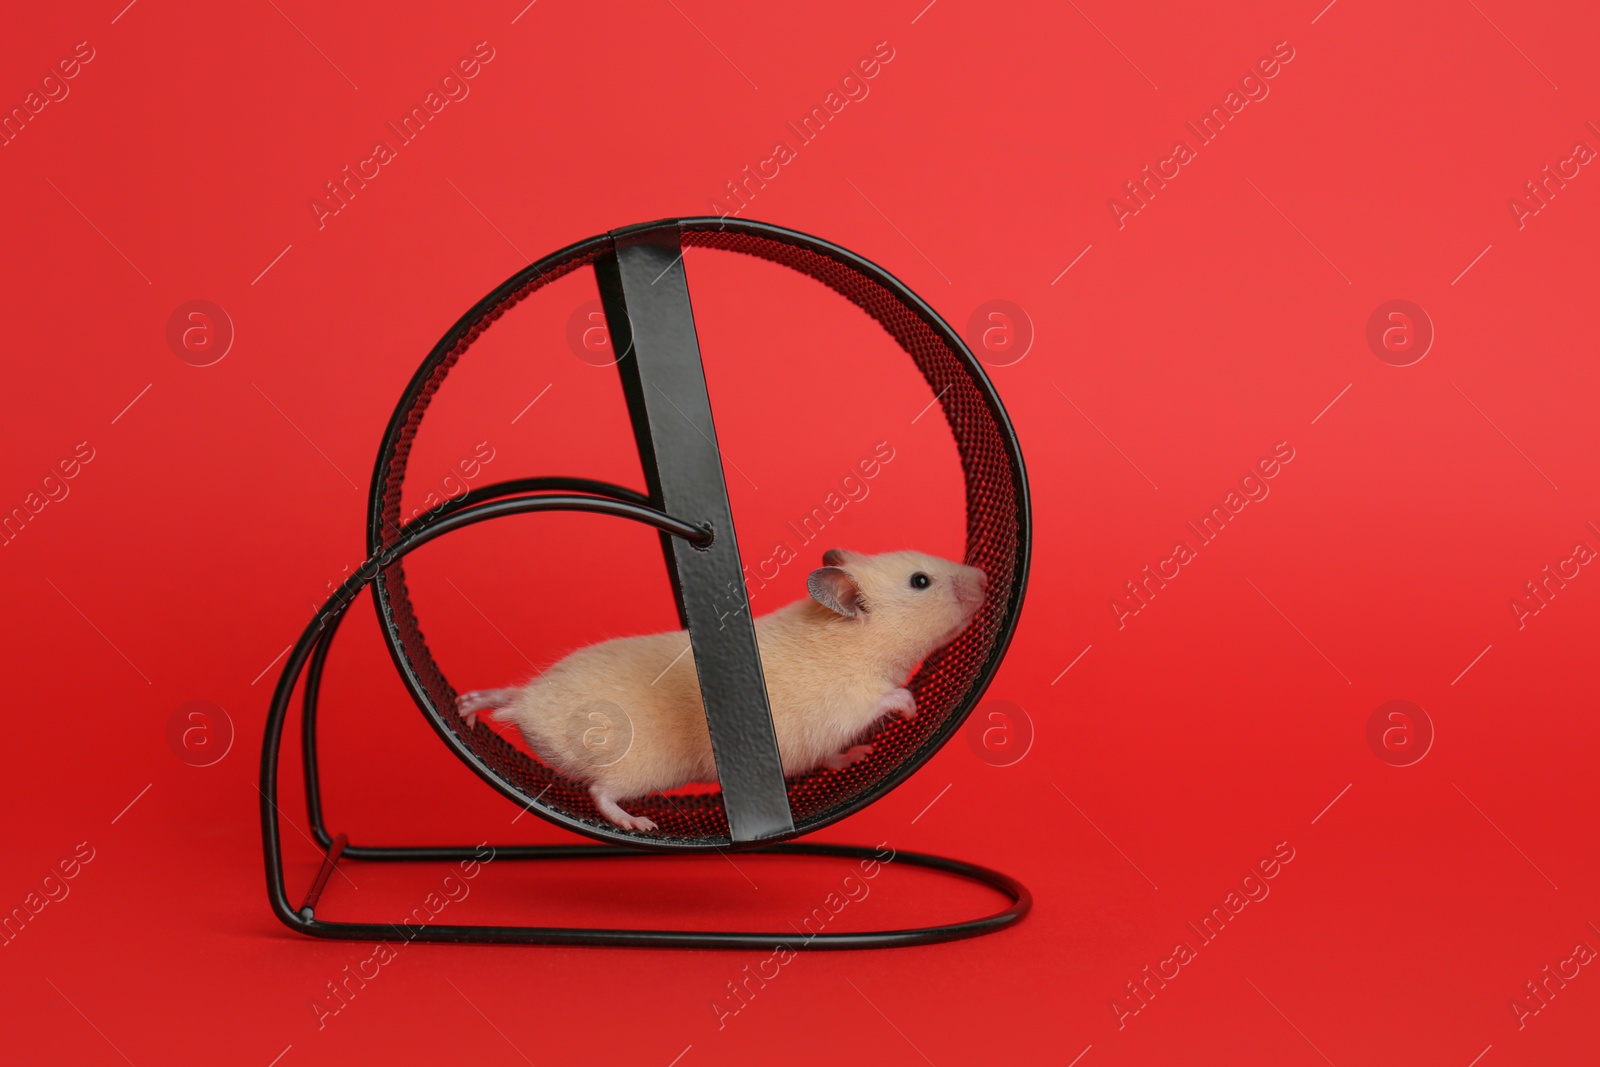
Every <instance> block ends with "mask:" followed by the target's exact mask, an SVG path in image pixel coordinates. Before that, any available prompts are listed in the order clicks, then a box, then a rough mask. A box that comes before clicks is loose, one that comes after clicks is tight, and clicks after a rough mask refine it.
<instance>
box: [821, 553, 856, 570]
mask: <svg viewBox="0 0 1600 1067" xmlns="http://www.w3.org/2000/svg"><path fill="white" fill-rule="evenodd" d="M854 558H855V553H854V552H846V551H845V550H844V549H842V548H830V549H828V551H826V552H824V553H823V554H822V564H823V566H825V567H842V566H844V565H845V564H846V563H849V562H850V561H851V560H852V559H854Z"/></svg>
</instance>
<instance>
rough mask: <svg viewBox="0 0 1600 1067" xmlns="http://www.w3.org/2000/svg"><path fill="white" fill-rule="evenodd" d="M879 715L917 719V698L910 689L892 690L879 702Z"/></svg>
mask: <svg viewBox="0 0 1600 1067" xmlns="http://www.w3.org/2000/svg"><path fill="white" fill-rule="evenodd" d="M878 714H880V715H899V716H902V717H903V718H907V719H915V718H916V717H917V698H916V697H914V696H912V695H911V690H909V689H891V690H889V691H888V692H887V693H885V694H884V696H883V699H882V700H880V701H878Z"/></svg>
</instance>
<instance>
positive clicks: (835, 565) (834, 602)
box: [806, 548, 988, 660]
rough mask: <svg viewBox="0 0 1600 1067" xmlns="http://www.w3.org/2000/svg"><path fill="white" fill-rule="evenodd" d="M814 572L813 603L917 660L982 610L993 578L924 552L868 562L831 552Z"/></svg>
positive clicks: (855, 554)
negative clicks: (900, 647) (986, 588)
mask: <svg viewBox="0 0 1600 1067" xmlns="http://www.w3.org/2000/svg"><path fill="white" fill-rule="evenodd" d="M822 563H823V566H822V567H821V568H819V569H817V570H815V571H812V572H811V576H810V577H809V578H808V579H807V580H806V587H807V589H809V590H810V592H811V597H812V599H813V600H815V601H816V602H817V603H819V604H821V605H822V606H823V607H825V608H827V609H829V610H830V611H832V612H834V613H835V614H837V615H839V616H841V617H843V618H845V619H848V620H851V621H852V622H853V623H855V624H857V625H859V626H861V627H862V628H863V632H876V634H877V635H878V636H879V638H880V639H881V640H883V641H885V642H886V643H887V642H895V643H900V644H903V645H905V646H906V651H907V653H908V654H909V655H910V656H911V657H912V658H913V659H915V660H920V659H921V658H922V657H924V656H926V655H928V654H929V653H931V652H933V651H935V650H936V649H939V648H943V647H944V646H945V645H947V644H949V643H950V642H951V641H953V640H955V638H956V636H957V635H958V634H960V633H961V631H962V630H965V629H966V628H967V624H968V623H970V622H971V621H972V618H973V616H974V615H976V614H977V613H978V609H979V608H981V607H983V600H984V587H985V586H986V585H987V584H988V577H987V576H986V575H985V574H984V573H983V571H981V570H979V569H978V568H977V567H968V566H965V565H963V564H960V563H952V562H951V561H950V560H947V559H940V558H939V557H938V556H930V555H927V554H926V553H923V552H885V553H882V554H881V555H876V556H866V555H862V554H860V553H858V552H847V551H845V550H844V549H842V548H830V549H829V550H828V551H827V552H825V553H823V556H822Z"/></svg>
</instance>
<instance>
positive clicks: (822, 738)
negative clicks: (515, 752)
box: [456, 549, 987, 830]
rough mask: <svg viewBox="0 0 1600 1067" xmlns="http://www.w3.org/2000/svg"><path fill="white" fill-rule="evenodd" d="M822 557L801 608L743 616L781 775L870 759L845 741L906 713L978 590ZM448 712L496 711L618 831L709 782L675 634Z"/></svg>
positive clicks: (979, 575)
mask: <svg viewBox="0 0 1600 1067" xmlns="http://www.w3.org/2000/svg"><path fill="white" fill-rule="evenodd" d="M822 561H823V566H822V567H821V568H819V569H818V570H815V571H813V572H812V573H811V574H810V576H809V577H808V578H807V581H806V587H807V589H808V590H809V591H810V593H811V597H810V598H809V599H803V600H797V601H795V602H794V603H792V604H789V605H787V606H785V607H782V608H779V609H777V610H776V611H773V612H771V613H769V614H767V615H763V616H761V617H760V618H757V619H756V620H755V630H756V645H757V648H758V649H759V651H760V655H761V668H762V672H763V673H764V675H765V677H766V683H767V695H768V700H769V702H770V704H771V707H772V723H773V728H774V730H775V732H776V734H777V738H778V752H779V755H780V756H781V757H782V760H783V773H784V775H785V776H793V775H797V774H803V773H805V772H807V771H811V770H814V769H816V768H817V767H823V766H825V767H829V768H831V769H835V770H837V769H842V768H844V767H848V766H850V765H851V764H852V763H855V762H857V761H859V760H861V759H863V758H865V757H866V756H867V755H868V754H869V753H870V752H871V751H872V746H870V745H856V744H855V742H856V741H858V740H859V739H860V738H861V737H862V736H863V735H864V734H865V733H867V731H868V729H869V728H870V727H871V726H872V725H873V724H874V723H876V722H877V721H878V720H879V719H881V718H882V717H883V716H885V715H890V714H893V715H903V716H905V717H907V718H910V717H912V716H914V715H915V714H916V711H917V708H916V701H915V700H914V699H913V698H912V695H911V693H910V691H909V690H907V689H905V688H904V685H905V682H906V681H907V680H908V679H909V677H910V675H911V672H912V671H913V670H915V669H916V667H917V665H918V664H919V663H921V662H922V660H923V659H925V658H926V657H927V656H928V655H929V654H930V653H932V652H934V651H936V650H937V649H939V648H942V647H943V646H945V645H947V644H949V643H950V642H951V641H953V640H954V639H955V638H956V636H957V635H959V634H960V633H961V631H963V630H964V629H966V627H967V625H968V624H969V623H970V622H971V621H972V618H973V616H975V615H976V614H977V613H978V609H979V608H980V607H982V606H983V601H984V587H985V585H986V584H987V579H986V577H985V575H984V573H983V571H981V570H979V569H978V568H976V567H968V566H964V565H962V564H959V563H952V562H950V561H949V560H945V559H940V558H938V557H937V556H929V555H926V554H924V553H921V552H887V553H883V554H881V555H874V556H868V555H861V554H859V553H854V552H846V551H844V550H843V549H830V550H828V551H827V552H826V553H824V554H823V557H822ZM456 709H457V712H458V713H459V714H460V715H461V717H462V718H463V719H464V720H466V722H467V724H468V725H469V726H470V725H475V724H476V722H477V715H478V713H479V712H483V711H487V710H488V709H497V710H494V711H493V712H492V713H491V717H492V718H494V719H496V720H497V721H503V722H512V723H515V724H516V726H517V727H518V729H520V730H521V732H522V736H523V738H524V739H525V740H526V741H527V742H528V746H529V747H530V748H531V749H533V751H534V752H535V753H536V754H537V755H538V756H539V758H540V759H542V760H544V761H545V762H546V763H548V764H549V765H550V766H552V767H554V768H555V769H556V770H558V771H560V772H561V773H562V774H564V775H566V776H567V777H570V778H573V779H576V780H578V781H581V782H584V783H586V784H587V785H588V786H589V793H590V796H591V797H592V798H593V799H594V802H595V805H596V806H597V807H598V808H599V809H600V811H601V813H602V814H603V815H605V817H606V818H608V819H610V820H611V821H612V822H613V823H615V824H616V825H618V826H621V827H623V828H625V829H630V830H654V829H655V828H656V826H655V823H654V822H652V821H651V820H650V819H647V818H643V817H640V816H634V815H630V814H628V813H627V812H626V811H624V810H623V809H622V807H621V806H620V803H619V802H621V801H625V800H629V799H633V798H636V797H642V796H644V795H646V794H649V793H656V792H661V791H663V790H668V789H674V788H677V787H678V786H681V785H685V784H687V783H690V782H715V781H716V780H717V769H716V764H715V762H714V760H713V759H712V753H711V737H710V733H709V731H708V730H707V727H706V716H705V708H704V705H703V704H702V702H701V697H700V684H699V677H698V675H697V674H696V672H695V666H694V657H693V654H692V653H691V652H690V645H689V635H688V634H687V633H686V632H684V631H682V630H678V631H675V632H671V633H661V634H649V635H646V636H642V637H622V638H617V639H615V640H611V641H603V642H601V643H600V644H597V645H591V646H589V647H588V648H583V649H579V650H578V651H576V652H574V653H572V654H571V655H569V656H567V657H566V658H565V659H562V660H561V661H560V662H558V663H556V664H555V665H554V666H552V667H551V668H550V669H549V670H547V671H545V672H544V673H543V674H541V675H539V676H538V677H536V678H534V679H533V680H532V681H530V682H529V683H528V684H526V685H524V686H522V687H521V688H515V689H491V690H480V691H476V692H471V693H463V694H461V696H459V697H458V698H457V700H456Z"/></svg>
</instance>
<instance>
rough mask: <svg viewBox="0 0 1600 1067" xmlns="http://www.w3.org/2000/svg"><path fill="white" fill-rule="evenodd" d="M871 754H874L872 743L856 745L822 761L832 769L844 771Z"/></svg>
mask: <svg viewBox="0 0 1600 1067" xmlns="http://www.w3.org/2000/svg"><path fill="white" fill-rule="evenodd" d="M870 755H872V746H871V745H856V746H854V747H852V748H848V749H846V750H845V751H843V752H835V753H834V754H833V755H831V756H828V757H827V758H826V759H824V760H823V761H822V765H823V766H824V767H826V768H828V770H830V771H842V770H844V769H845V768H846V767H854V766H855V765H856V764H858V763H860V762H861V761H862V760H864V759H866V758H867V757H868V756H870Z"/></svg>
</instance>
